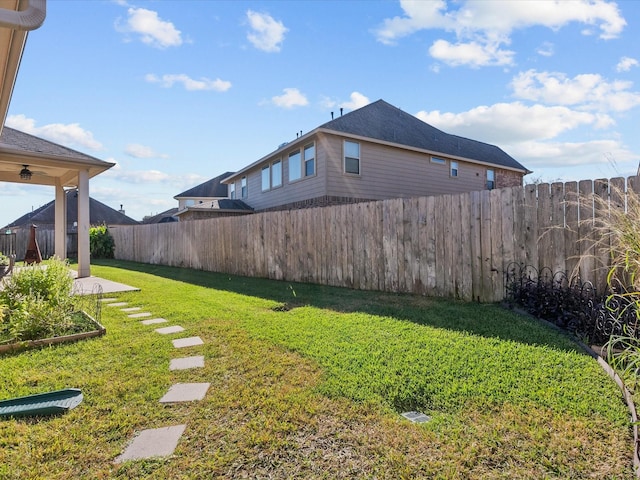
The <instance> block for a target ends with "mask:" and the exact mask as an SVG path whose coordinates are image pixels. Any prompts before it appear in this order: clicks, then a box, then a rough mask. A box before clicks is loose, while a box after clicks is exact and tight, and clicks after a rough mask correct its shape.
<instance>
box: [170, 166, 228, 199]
mask: <svg viewBox="0 0 640 480" xmlns="http://www.w3.org/2000/svg"><path fill="white" fill-rule="evenodd" d="M233 173H234V172H225V173H223V174H222V175H218V176H217V177H216V178H212V179H211V180H208V181H206V182H204V183H201V184H200V185H196V186H195V187H193V188H190V189H189V190H187V191H185V192H182V193H180V194H178V195H176V196H175V197H173V198H176V199H177V198H182V197H209V198H215V197H226V196H227V188H228V187H227V185H225V184H224V183H220V182H221V181H222V180H224V179H225V178H227V177H229V176H231V175H233Z"/></svg>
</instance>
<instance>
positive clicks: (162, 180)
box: [100, 160, 207, 195]
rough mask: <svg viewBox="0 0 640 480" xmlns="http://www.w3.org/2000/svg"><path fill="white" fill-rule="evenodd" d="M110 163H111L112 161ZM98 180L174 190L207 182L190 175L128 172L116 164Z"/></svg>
mask: <svg viewBox="0 0 640 480" xmlns="http://www.w3.org/2000/svg"><path fill="white" fill-rule="evenodd" d="M111 161H112V162H113V160H111ZM100 178H105V179H106V178H109V179H112V180H115V181H117V182H123V183H130V184H134V185H140V184H147V185H162V186H163V187H164V186H167V187H170V188H173V189H176V190H184V189H185V188H189V187H193V186H194V185H198V184H199V183H202V182H203V181H205V180H207V179H205V178H204V177H202V176H201V175H196V174H191V173H185V174H179V175H176V174H174V173H167V172H163V171H160V170H129V169H125V168H123V167H122V165H120V164H118V163H117V164H116V165H115V166H114V167H112V168H110V169H109V170H107V171H106V172H104V173H103V174H102V175H101V176H100ZM178 193H179V192H178V191H176V192H175V193H174V195H175V194H178Z"/></svg>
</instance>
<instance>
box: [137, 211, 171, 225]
mask: <svg viewBox="0 0 640 480" xmlns="http://www.w3.org/2000/svg"><path fill="white" fill-rule="evenodd" d="M176 213H178V209H177V208H175V207H174V208H170V209H169V210H165V211H164V212H161V213H158V214H156V215H148V216H145V217H144V218H143V219H142V223H145V224H148V223H171V222H177V221H178V217H176V216H175V215H176Z"/></svg>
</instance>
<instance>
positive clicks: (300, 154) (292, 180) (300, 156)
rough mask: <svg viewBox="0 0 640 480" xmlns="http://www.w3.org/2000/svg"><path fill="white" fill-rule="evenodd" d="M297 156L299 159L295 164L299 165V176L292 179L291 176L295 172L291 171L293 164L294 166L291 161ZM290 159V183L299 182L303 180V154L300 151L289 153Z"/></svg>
mask: <svg viewBox="0 0 640 480" xmlns="http://www.w3.org/2000/svg"><path fill="white" fill-rule="evenodd" d="M296 155H297V157H298V159H297V162H296V161H294V162H293V164H296V163H297V165H298V169H297V173H298V176H297V177H292V176H291V175H292V172H293V171H294V170H292V169H291V164H292V161H291V159H292V158H295V156H296ZM288 158H289V183H292V182H297V181H298V180H300V179H302V153H301V152H300V149H298V150H293V151H292V152H289V157H288Z"/></svg>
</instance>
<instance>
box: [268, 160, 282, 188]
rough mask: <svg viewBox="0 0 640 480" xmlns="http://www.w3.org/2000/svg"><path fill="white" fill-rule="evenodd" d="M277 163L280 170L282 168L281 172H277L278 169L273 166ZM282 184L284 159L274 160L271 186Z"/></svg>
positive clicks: (275, 186)
mask: <svg viewBox="0 0 640 480" xmlns="http://www.w3.org/2000/svg"><path fill="white" fill-rule="evenodd" d="M275 165H279V168H278V170H280V174H279V175H278V174H277V173H276V169H275V168H273V167H274V166H275ZM281 186H282V159H281V158H279V159H278V160H274V161H273V162H272V163H271V188H278V187H281Z"/></svg>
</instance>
